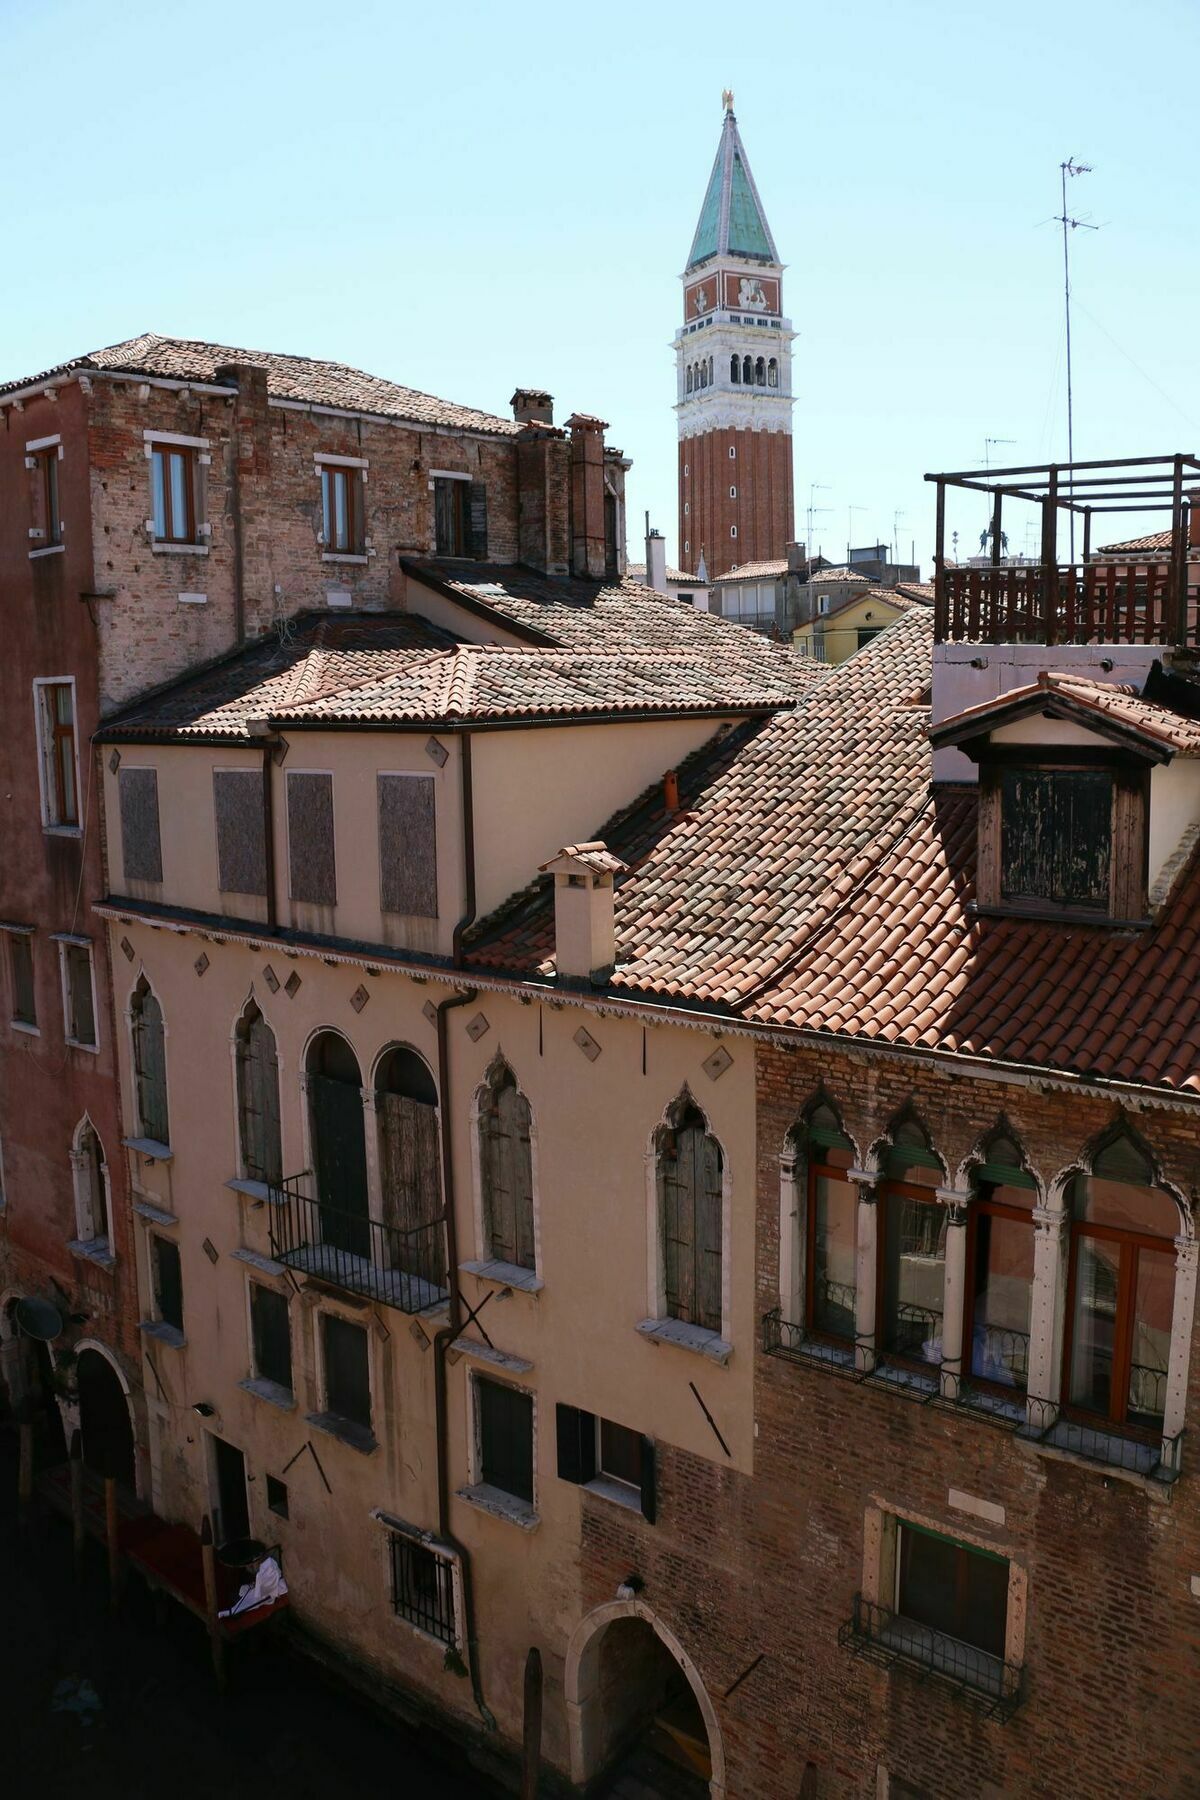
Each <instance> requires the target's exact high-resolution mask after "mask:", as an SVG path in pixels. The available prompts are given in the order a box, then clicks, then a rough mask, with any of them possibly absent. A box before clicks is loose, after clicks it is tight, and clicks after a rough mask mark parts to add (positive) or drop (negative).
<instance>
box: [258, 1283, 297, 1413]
mask: <svg viewBox="0 0 1200 1800" xmlns="http://www.w3.org/2000/svg"><path fill="white" fill-rule="evenodd" d="M250 1317H251V1323H252V1325H253V1328H254V1362H255V1366H256V1368H257V1370H258V1373H259V1374H260V1375H261V1376H262V1377H263V1378H264V1379H265V1380H267V1381H274V1382H278V1384H279V1386H280V1387H285V1388H290V1387H291V1385H292V1337H291V1327H290V1324H289V1319H288V1303H287V1295H286V1294H277V1293H276V1292H275V1291H274V1290H273V1289H272V1288H265V1287H262V1286H260V1285H259V1283H258V1282H254V1283H253V1284H252V1285H251V1288H250Z"/></svg>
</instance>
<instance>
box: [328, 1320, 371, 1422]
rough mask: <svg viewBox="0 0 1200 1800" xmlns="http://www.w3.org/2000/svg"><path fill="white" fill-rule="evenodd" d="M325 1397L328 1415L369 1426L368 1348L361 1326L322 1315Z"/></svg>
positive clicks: (369, 1384)
mask: <svg viewBox="0 0 1200 1800" xmlns="http://www.w3.org/2000/svg"><path fill="white" fill-rule="evenodd" d="M324 1324H325V1397H326V1399H327V1401H328V1403H329V1409H330V1411H331V1412H335V1413H337V1414H339V1415H340V1417H342V1418H343V1419H349V1420H351V1421H352V1423H354V1424H355V1425H365V1426H366V1427H367V1428H368V1429H369V1428H370V1424H371V1375H370V1346H369V1344H368V1341H367V1334H366V1332H365V1331H364V1330H363V1328H362V1326H361V1325H352V1324H351V1323H350V1322H349V1320H347V1319H339V1318H337V1317H335V1316H334V1314H332V1313H326V1314H325V1315H324Z"/></svg>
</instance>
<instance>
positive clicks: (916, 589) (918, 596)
mask: <svg viewBox="0 0 1200 1800" xmlns="http://www.w3.org/2000/svg"><path fill="white" fill-rule="evenodd" d="M896 592H897V593H898V594H907V596H908V598H909V599H910V600H923V601H924V602H925V604H926V605H927V606H932V605H933V600H934V593H933V583H932V581H901V582H898V583H897V586H896Z"/></svg>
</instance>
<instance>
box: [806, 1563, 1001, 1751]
mask: <svg viewBox="0 0 1200 1800" xmlns="http://www.w3.org/2000/svg"><path fill="white" fill-rule="evenodd" d="M838 1643H839V1644H841V1645H843V1646H844V1647H845V1648H846V1649H849V1650H852V1651H853V1652H854V1654H855V1655H856V1656H861V1657H864V1658H865V1659H866V1660H867V1661H868V1662H874V1663H878V1664H880V1665H881V1666H882V1667H884V1668H891V1667H894V1666H896V1665H897V1664H899V1665H901V1666H903V1667H905V1668H908V1669H910V1670H912V1671H913V1672H914V1673H915V1674H916V1675H918V1676H919V1677H920V1679H921V1680H923V1681H929V1680H932V1681H934V1682H935V1683H937V1684H938V1685H939V1686H942V1687H947V1688H949V1689H951V1690H952V1691H953V1692H954V1693H955V1694H956V1695H957V1696H958V1697H959V1698H960V1699H963V1700H966V1701H967V1702H968V1703H969V1704H970V1705H971V1706H973V1707H975V1708H976V1709H977V1710H978V1711H980V1712H982V1713H984V1714H986V1716H987V1717H988V1718H993V1719H999V1720H1001V1721H1002V1722H1003V1721H1004V1720H1006V1719H1008V1718H1010V1717H1011V1716H1012V1714H1013V1713H1014V1712H1015V1711H1016V1709H1017V1707H1018V1706H1020V1704H1021V1700H1022V1698H1023V1680H1022V1671H1021V1669H1020V1668H1018V1667H1017V1666H1016V1664H1014V1663H1009V1662H1005V1661H1004V1660H1003V1659H1002V1658H1001V1657H999V1656H992V1655H991V1654H989V1652H988V1651H986V1650H980V1649H977V1648H976V1646H975V1645H974V1644H966V1643H963V1642H962V1640H961V1639H960V1638H955V1637H951V1636H950V1635H949V1633H948V1632H945V1631H935V1630H933V1628H932V1627H931V1626H929V1625H921V1624H919V1623H918V1622H917V1621H916V1620H915V1619H906V1618H905V1617H904V1616H903V1614H901V1613H896V1612H893V1611H892V1610H891V1608H890V1607H887V1606H878V1605H876V1604H875V1603H874V1602H873V1601H870V1600H864V1599H863V1597H862V1595H861V1594H856V1595H855V1596H854V1611H853V1614H852V1615H851V1617H850V1618H849V1619H847V1620H846V1622H845V1624H844V1625H842V1626H841V1627H840V1628H839V1630H838Z"/></svg>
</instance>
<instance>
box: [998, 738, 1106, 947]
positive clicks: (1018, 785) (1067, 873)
mask: <svg viewBox="0 0 1200 1800" xmlns="http://www.w3.org/2000/svg"><path fill="white" fill-rule="evenodd" d="M1000 792H1001V827H1000V868H1001V873H1000V891H1001V894H1002V895H1003V897H1004V899H1005V900H1027V901H1028V900H1040V901H1048V902H1050V903H1051V904H1052V905H1055V906H1076V907H1083V908H1086V909H1088V910H1089V911H1097V912H1106V911H1107V910H1108V903H1109V891H1110V880H1111V867H1112V812H1113V778H1112V776H1111V775H1110V774H1108V773H1106V772H1104V771H1102V770H1097V769H1007V768H1006V769H1005V770H1003V772H1002V775H1001V782H1000Z"/></svg>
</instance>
